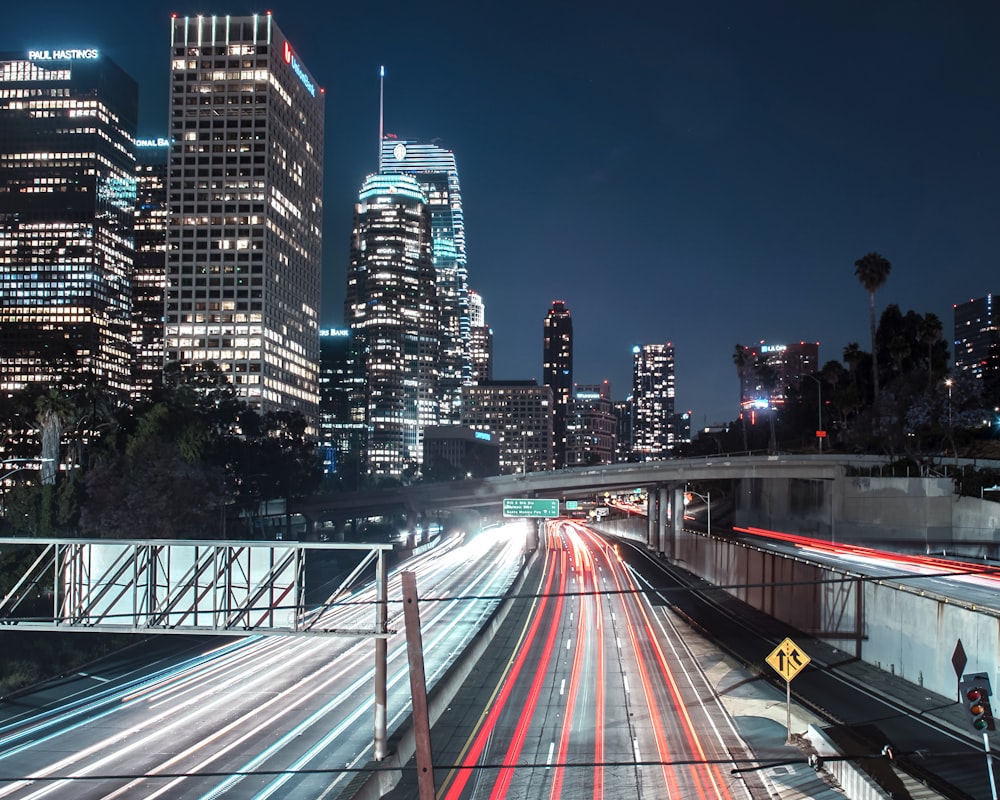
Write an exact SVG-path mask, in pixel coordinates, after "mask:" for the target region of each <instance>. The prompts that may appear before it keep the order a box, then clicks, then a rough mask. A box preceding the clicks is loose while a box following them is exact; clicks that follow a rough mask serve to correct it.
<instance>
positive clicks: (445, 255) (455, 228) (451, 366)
mask: <svg viewBox="0 0 1000 800" xmlns="http://www.w3.org/2000/svg"><path fill="white" fill-rule="evenodd" d="M380 170H381V172H383V173H404V174H409V175H413V176H414V177H415V178H416V179H417V182H418V183H419V184H420V188H421V190H422V191H423V193H424V196H425V199H426V202H427V207H428V209H429V211H430V217H431V236H432V238H433V241H434V248H433V249H434V252H433V259H434V271H435V279H436V282H437V292H438V300H439V302H440V304H441V355H440V359H441V361H440V364H441V378H440V392H441V408H440V415H441V424H442V425H457V424H458V423H459V422H460V420H461V407H462V386H467V385H469V384H471V383H472V355H471V343H472V326H471V323H470V320H469V274H468V269H467V266H466V255H465V217H464V214H463V211H462V190H461V186H460V184H459V180H458V165H457V163H456V161H455V154H454V153H453V152H452V151H451V150H446V149H445V148H443V147H439V146H438V145H436V144H426V143H423V142H418V141H415V140H412V139H397V138H395V137H392V136H389V137H387V138H384V139H383V140H382V150H381V153H380Z"/></svg>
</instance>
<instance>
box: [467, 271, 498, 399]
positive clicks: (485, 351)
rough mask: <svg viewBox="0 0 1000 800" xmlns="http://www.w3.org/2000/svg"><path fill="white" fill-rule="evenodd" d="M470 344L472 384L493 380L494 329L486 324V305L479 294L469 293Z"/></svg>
mask: <svg viewBox="0 0 1000 800" xmlns="http://www.w3.org/2000/svg"><path fill="white" fill-rule="evenodd" d="M469 322H470V324H471V326H472V336H471V340H470V343H469V346H470V348H471V349H470V357H471V360H472V383H474V384H475V383H480V382H481V381H491V380H493V329H492V328H491V327H490V326H489V325H487V324H486V305H485V304H484V303H483V298H482V297H481V296H480V295H479V293H478V292H474V291H472V290H470V291H469Z"/></svg>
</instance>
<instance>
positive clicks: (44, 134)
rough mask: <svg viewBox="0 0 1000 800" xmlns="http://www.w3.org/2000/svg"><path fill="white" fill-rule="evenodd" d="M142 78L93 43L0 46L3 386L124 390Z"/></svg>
mask: <svg viewBox="0 0 1000 800" xmlns="http://www.w3.org/2000/svg"><path fill="white" fill-rule="evenodd" d="M137 112H138V88H137V86H136V83H135V81H134V80H132V78H131V77H129V76H128V75H127V74H126V73H125V72H123V71H122V70H121V69H120V68H119V67H118V66H117V65H116V64H115V63H114V62H112V61H111V60H109V59H108V58H106V57H105V56H104V55H103V54H101V53H100V52H99V51H97V50H92V49H64V50H29V51H26V52H24V53H7V54H0V390H2V391H7V392H10V391H14V390H17V389H21V388H24V387H26V386H29V385H31V384H33V383H43V382H52V381H56V380H59V379H61V378H63V377H64V376H66V374H67V373H68V372H70V371H75V373H76V375H77V376H78V378H77V380H79V381H82V380H83V379H84V376H86V378H89V379H93V380H95V381H98V382H100V383H103V384H105V385H106V386H107V387H108V389H109V391H111V392H112V393H113V394H117V395H122V396H124V395H125V394H127V392H128V391H129V389H130V385H131V357H130V349H131V348H130V341H129V339H130V324H131V303H132V298H131V279H132V269H133V217H134V214H135V153H134V144H133V143H134V138H135V130H136V118H137Z"/></svg>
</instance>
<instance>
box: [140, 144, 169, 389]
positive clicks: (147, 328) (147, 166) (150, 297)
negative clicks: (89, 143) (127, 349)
mask: <svg viewBox="0 0 1000 800" xmlns="http://www.w3.org/2000/svg"><path fill="white" fill-rule="evenodd" d="M135 146H136V165H135V183H136V202H135V271H134V273H133V275H132V353H133V355H132V358H133V360H132V399H133V400H142V399H148V398H149V397H150V396H151V395H152V392H153V388H154V387H155V386H158V385H159V384H160V382H161V378H162V376H163V302H164V297H165V290H166V285H167V272H166V270H167V165H168V163H169V157H170V141H169V140H168V139H165V138H160V139H137V140H136V143H135Z"/></svg>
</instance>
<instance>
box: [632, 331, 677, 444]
mask: <svg viewBox="0 0 1000 800" xmlns="http://www.w3.org/2000/svg"><path fill="white" fill-rule="evenodd" d="M673 426H674V346H673V345H672V344H670V342H667V343H666V344H644V345H641V346H640V345H636V346H635V347H633V348H632V457H633V458H634V459H637V460H639V461H651V460H654V459H658V458H666V457H667V456H668V455H669V453H670V450H671V448H672V447H673V446H674V441H675V432H674V429H673Z"/></svg>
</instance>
